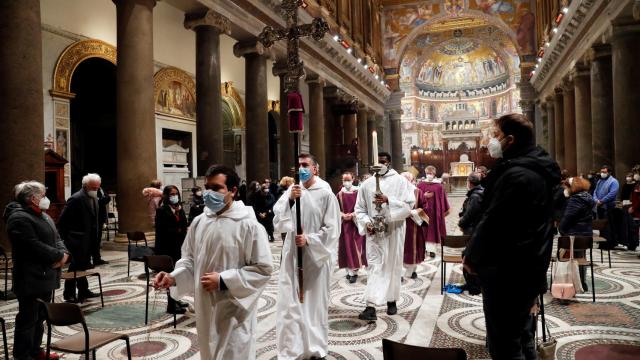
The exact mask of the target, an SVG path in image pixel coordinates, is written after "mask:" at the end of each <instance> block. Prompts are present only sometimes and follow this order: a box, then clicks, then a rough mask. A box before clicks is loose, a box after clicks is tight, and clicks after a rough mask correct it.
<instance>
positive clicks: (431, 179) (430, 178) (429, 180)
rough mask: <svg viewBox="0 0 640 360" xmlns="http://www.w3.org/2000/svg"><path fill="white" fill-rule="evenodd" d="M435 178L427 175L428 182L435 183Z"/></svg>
mask: <svg viewBox="0 0 640 360" xmlns="http://www.w3.org/2000/svg"><path fill="white" fill-rule="evenodd" d="M433 178H434V176H433V175H432V174H427V176H426V179H427V181H428V182H432V181H433Z"/></svg>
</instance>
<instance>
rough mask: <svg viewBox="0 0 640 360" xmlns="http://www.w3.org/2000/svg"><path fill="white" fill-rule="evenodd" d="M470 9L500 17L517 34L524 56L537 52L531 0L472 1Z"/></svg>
mask: <svg viewBox="0 0 640 360" xmlns="http://www.w3.org/2000/svg"><path fill="white" fill-rule="evenodd" d="M469 8H470V9H478V10H481V11H483V12H484V13H486V14H489V15H493V16H497V17H499V18H500V19H501V20H502V21H504V22H505V23H506V24H507V25H508V26H509V27H510V28H511V29H512V30H513V31H514V32H515V33H516V36H517V41H518V46H519V47H520V49H521V52H522V54H532V53H534V52H535V45H536V42H535V26H536V21H535V15H534V14H533V12H532V10H531V2H530V1H529V0H506V1H498V0H471V1H470V4H469Z"/></svg>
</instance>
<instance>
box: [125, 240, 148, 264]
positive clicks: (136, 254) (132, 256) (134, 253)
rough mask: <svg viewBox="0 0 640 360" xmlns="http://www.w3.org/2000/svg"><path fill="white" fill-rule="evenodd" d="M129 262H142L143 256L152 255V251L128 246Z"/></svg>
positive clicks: (131, 245)
mask: <svg viewBox="0 0 640 360" xmlns="http://www.w3.org/2000/svg"><path fill="white" fill-rule="evenodd" d="M128 250H129V260H134V261H144V257H145V256H151V255H153V254H154V252H153V249H152V248H151V247H149V246H146V245H145V246H137V245H134V244H129V249H128Z"/></svg>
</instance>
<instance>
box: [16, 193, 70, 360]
mask: <svg viewBox="0 0 640 360" xmlns="http://www.w3.org/2000/svg"><path fill="white" fill-rule="evenodd" d="M49 204H50V201H49V199H47V197H46V196H45V187H44V185H42V184H41V183H39V182H36V181H26V182H23V183H20V184H18V185H16V187H15V190H14V201H13V202H11V203H9V204H8V205H7V207H6V209H5V211H4V220H5V222H6V224H7V234H8V236H9V240H10V241H11V249H12V252H11V255H12V258H13V292H14V293H15V294H16V296H17V297H18V314H17V315H16V323H15V333H14V336H13V339H14V345H13V357H14V358H15V359H18V360H22V359H32V358H35V359H44V358H45V353H44V351H43V350H42V349H41V348H40V345H41V344H42V335H43V333H44V326H43V325H42V323H43V321H44V316H43V314H42V312H41V311H40V308H39V306H38V301H37V299H41V300H43V301H46V302H50V301H51V293H52V291H53V290H54V289H57V288H58V287H59V286H60V267H61V266H62V265H64V263H66V262H67V260H68V259H69V254H68V253H67V249H66V248H65V246H64V244H63V243H62V240H61V239H60V236H59V235H58V231H57V230H56V226H55V224H54V223H53V220H52V219H51V218H50V217H49V215H47V214H46V213H45V211H46V210H47V209H48V208H49ZM57 358H58V355H57V354H50V355H49V359H57Z"/></svg>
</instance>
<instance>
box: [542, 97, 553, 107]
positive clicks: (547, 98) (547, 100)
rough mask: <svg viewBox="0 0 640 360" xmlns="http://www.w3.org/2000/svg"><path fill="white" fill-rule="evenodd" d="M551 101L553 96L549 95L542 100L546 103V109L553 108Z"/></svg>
mask: <svg viewBox="0 0 640 360" xmlns="http://www.w3.org/2000/svg"><path fill="white" fill-rule="evenodd" d="M553 99H554V96H553V95H549V96H547V97H545V98H544V100H545V101H546V102H547V107H549V106H551V107H553V106H554V103H553Z"/></svg>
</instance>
